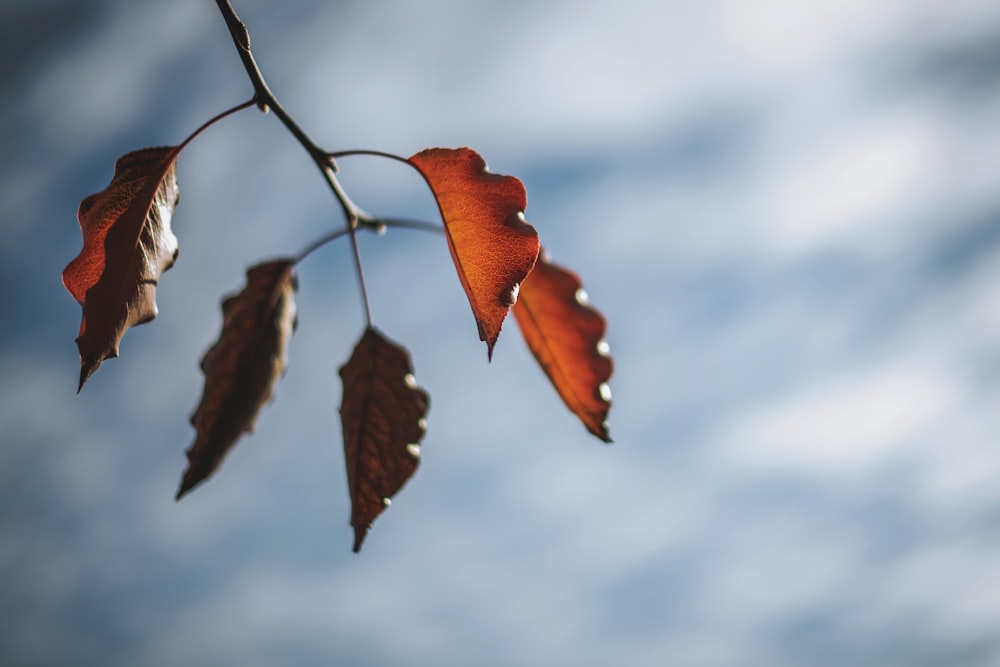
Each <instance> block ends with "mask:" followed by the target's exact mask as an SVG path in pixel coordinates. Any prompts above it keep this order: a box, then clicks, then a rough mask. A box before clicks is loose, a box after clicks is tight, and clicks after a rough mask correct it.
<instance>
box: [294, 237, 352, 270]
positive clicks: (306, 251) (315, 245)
mask: <svg viewBox="0 0 1000 667" xmlns="http://www.w3.org/2000/svg"><path fill="white" fill-rule="evenodd" d="M346 233H347V229H346V228H344V229H335V230H333V231H332V232H328V233H326V234H323V236H320V237H319V238H318V239H316V240H314V241H313V242H312V243H310V244H309V245H307V246H306V247H305V248H303V249H302V250H301V251H300V252H299V254H298V255H296V256H295V258H294V259H293V260H292V264H293V265H294V264H298V263H299V262H301V261H302V260H304V259H305V258H306V257H308V256H309V255H311V254H312V253H313V251H315V250H318V249H319V248H322V247H323V246H325V245H326V244H327V243H330V242H331V241H335V240H337V239H339V238H340V237H341V236H343V235H344V234H346Z"/></svg>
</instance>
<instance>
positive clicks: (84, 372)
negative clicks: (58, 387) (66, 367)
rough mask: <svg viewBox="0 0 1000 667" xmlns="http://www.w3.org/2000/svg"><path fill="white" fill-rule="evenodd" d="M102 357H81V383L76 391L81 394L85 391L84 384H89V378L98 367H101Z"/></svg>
mask: <svg viewBox="0 0 1000 667" xmlns="http://www.w3.org/2000/svg"><path fill="white" fill-rule="evenodd" d="M101 362H102V359H101V358H100V357H92V358H86V357H80V384H79V385H77V387H76V393H77V394H79V393H80V392H81V391H83V385H85V384H87V380H89V379H90V376H91V375H93V374H94V373H96V372H97V369H98V368H100V367H101Z"/></svg>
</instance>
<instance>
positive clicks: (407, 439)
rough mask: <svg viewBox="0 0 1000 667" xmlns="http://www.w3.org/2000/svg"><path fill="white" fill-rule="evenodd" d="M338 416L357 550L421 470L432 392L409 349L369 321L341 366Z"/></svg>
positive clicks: (355, 547)
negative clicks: (420, 380)
mask: <svg viewBox="0 0 1000 667" xmlns="http://www.w3.org/2000/svg"><path fill="white" fill-rule="evenodd" d="M340 377H341V379H342V380H343V383H344V395H343V402H342V403H341V407H340V416H341V421H342V423H343V428H344V458H345V460H346V462H347V485H348V489H349V492H350V495H351V526H353V527H354V551H355V552H358V551H360V550H361V543H362V542H363V541H364V539H365V535H366V534H367V533H368V528H369V527H370V526H371V523H372V522H373V521H374V520H375V518H376V517H377V516H378V515H379V514H381V513H382V510H383V509H385V508H386V507H387V506H388V505H389V499H390V498H391V497H392V496H394V495H395V494H396V493H397V492H398V491H399V490H400V489H401V488H402V487H403V485H404V484H405V483H406V481H407V480H408V479H409V478H410V477H411V476H412V475H413V473H414V472H416V470H417V466H418V464H419V462H420V446H419V443H420V440H421V439H422V438H423V437H424V430H425V428H426V423H425V421H424V417H425V415H426V414H427V407H428V403H429V398H428V396H427V393H426V392H425V391H423V390H422V389H420V388H418V387H417V386H416V382H415V381H414V379H413V370H412V368H411V367H410V355H409V354H408V353H407V351H406V350H405V349H403V348H402V347H399V346H398V345H396V344H395V343H393V342H391V341H389V340H387V339H386V338H385V337H384V336H383V335H382V334H381V333H380V332H379V331H378V330H376V329H374V328H372V327H369V328H368V329H367V330H366V331H365V333H364V335H363V336H362V337H361V340H360V341H358V345H357V347H355V348H354V352H353V354H351V358H350V360H349V361H348V362H347V363H346V364H345V365H344V366H343V367H342V368H341V369H340Z"/></svg>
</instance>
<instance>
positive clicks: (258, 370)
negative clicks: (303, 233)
mask: <svg viewBox="0 0 1000 667" xmlns="http://www.w3.org/2000/svg"><path fill="white" fill-rule="evenodd" d="M292 264H293V262H292V260H288V259H281V260H275V261H272V262H267V263H264V264H258V265H257V266H254V267H252V268H250V269H249V270H248V271H247V285H246V287H244V288H243V291H241V292H240V293H239V294H234V295H230V296H228V297H227V298H226V299H225V300H224V301H223V302H222V315H223V322H222V333H221V334H220V335H219V339H218V340H217V341H216V342H215V344H214V345H212V347H211V348H209V350H208V351H207V352H206V353H205V356H204V357H202V360H201V370H202V371H203V372H204V373H205V388H204V391H203V393H202V396H201V401H200V402H199V403H198V408H197V410H195V413H194V414H193V415H192V416H191V425H192V426H194V427H195V429H196V431H197V433H196V436H195V441H194V444H192V445H191V447H190V448H189V449H188V450H187V452H186V453H187V458H188V468H187V470H186V471H185V473H184V478H183V479H182V480H181V485H180V489H179V490H178V491H177V500H180V499H181V497H183V496H184V494H186V493H187V492H188V491H190V490H191V489H193V488H194V487H195V486H197V485H198V484H200V483H201V482H202V481H204V480H205V479H207V478H208V477H209V476H210V475H211V474H212V473H214V472H215V470H216V469H217V468H218V467H219V466H220V465H221V464H222V460H223V459H224V458H225V456H226V454H227V453H229V450H230V449H232V447H233V445H235V444H236V441H237V440H238V439H239V438H240V436H241V435H243V433H249V432H251V431H253V428H254V422H255V421H256V419H257V415H258V414H259V413H260V411H261V409H262V408H263V407H264V405H265V404H266V403H267V402H268V400H270V398H271V396H272V395H273V394H274V385H275V384H276V383H277V381H278V378H279V377H280V376H281V375H282V374H283V373H284V372H285V368H286V366H287V364H288V358H287V355H286V350H287V348H288V341H289V339H290V338H291V337H292V332H293V331H294V330H295V321H296V320H295V290H296V289H297V287H298V284H297V281H296V279H295V276H293V275H292Z"/></svg>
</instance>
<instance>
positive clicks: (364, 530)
mask: <svg viewBox="0 0 1000 667" xmlns="http://www.w3.org/2000/svg"><path fill="white" fill-rule="evenodd" d="M367 534H368V526H355V527H354V546H353V547H352V548H351V551H352V552H354V553H361V543H362V542H364V541H365V536H366V535H367Z"/></svg>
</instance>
